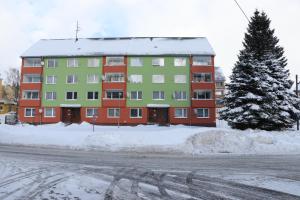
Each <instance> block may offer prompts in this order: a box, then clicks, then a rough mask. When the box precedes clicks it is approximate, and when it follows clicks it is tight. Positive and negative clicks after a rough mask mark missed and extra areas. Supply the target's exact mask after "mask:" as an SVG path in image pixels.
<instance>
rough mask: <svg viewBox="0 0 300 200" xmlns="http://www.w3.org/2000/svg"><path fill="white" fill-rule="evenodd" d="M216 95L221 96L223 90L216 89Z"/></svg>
mask: <svg viewBox="0 0 300 200" xmlns="http://www.w3.org/2000/svg"><path fill="white" fill-rule="evenodd" d="M216 95H218V96H223V95H224V90H216Z"/></svg>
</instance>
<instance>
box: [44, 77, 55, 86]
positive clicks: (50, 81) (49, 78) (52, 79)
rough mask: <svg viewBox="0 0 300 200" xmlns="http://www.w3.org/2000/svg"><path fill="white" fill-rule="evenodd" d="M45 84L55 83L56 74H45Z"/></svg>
mask: <svg viewBox="0 0 300 200" xmlns="http://www.w3.org/2000/svg"><path fill="white" fill-rule="evenodd" d="M46 84H56V76H53V75H51V76H47V78H46Z"/></svg>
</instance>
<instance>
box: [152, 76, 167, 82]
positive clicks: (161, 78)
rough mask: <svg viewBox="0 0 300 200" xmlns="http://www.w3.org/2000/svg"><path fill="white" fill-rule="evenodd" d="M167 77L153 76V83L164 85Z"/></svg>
mask: <svg viewBox="0 0 300 200" xmlns="http://www.w3.org/2000/svg"><path fill="white" fill-rule="evenodd" d="M164 82H165V76H164V75H160V74H159V75H152V83H164Z"/></svg>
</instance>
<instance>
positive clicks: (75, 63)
mask: <svg viewBox="0 0 300 200" xmlns="http://www.w3.org/2000/svg"><path fill="white" fill-rule="evenodd" d="M67 66H68V67H78V60H77V59H76V58H68V60H67Z"/></svg>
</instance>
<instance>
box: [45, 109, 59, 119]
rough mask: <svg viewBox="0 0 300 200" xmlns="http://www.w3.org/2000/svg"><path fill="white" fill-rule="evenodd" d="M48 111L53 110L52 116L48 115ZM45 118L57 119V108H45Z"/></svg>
mask: <svg viewBox="0 0 300 200" xmlns="http://www.w3.org/2000/svg"><path fill="white" fill-rule="evenodd" d="M48 109H51V115H47V110H48ZM44 117H47V118H51V117H52V118H53V117H56V109H55V108H44Z"/></svg>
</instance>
